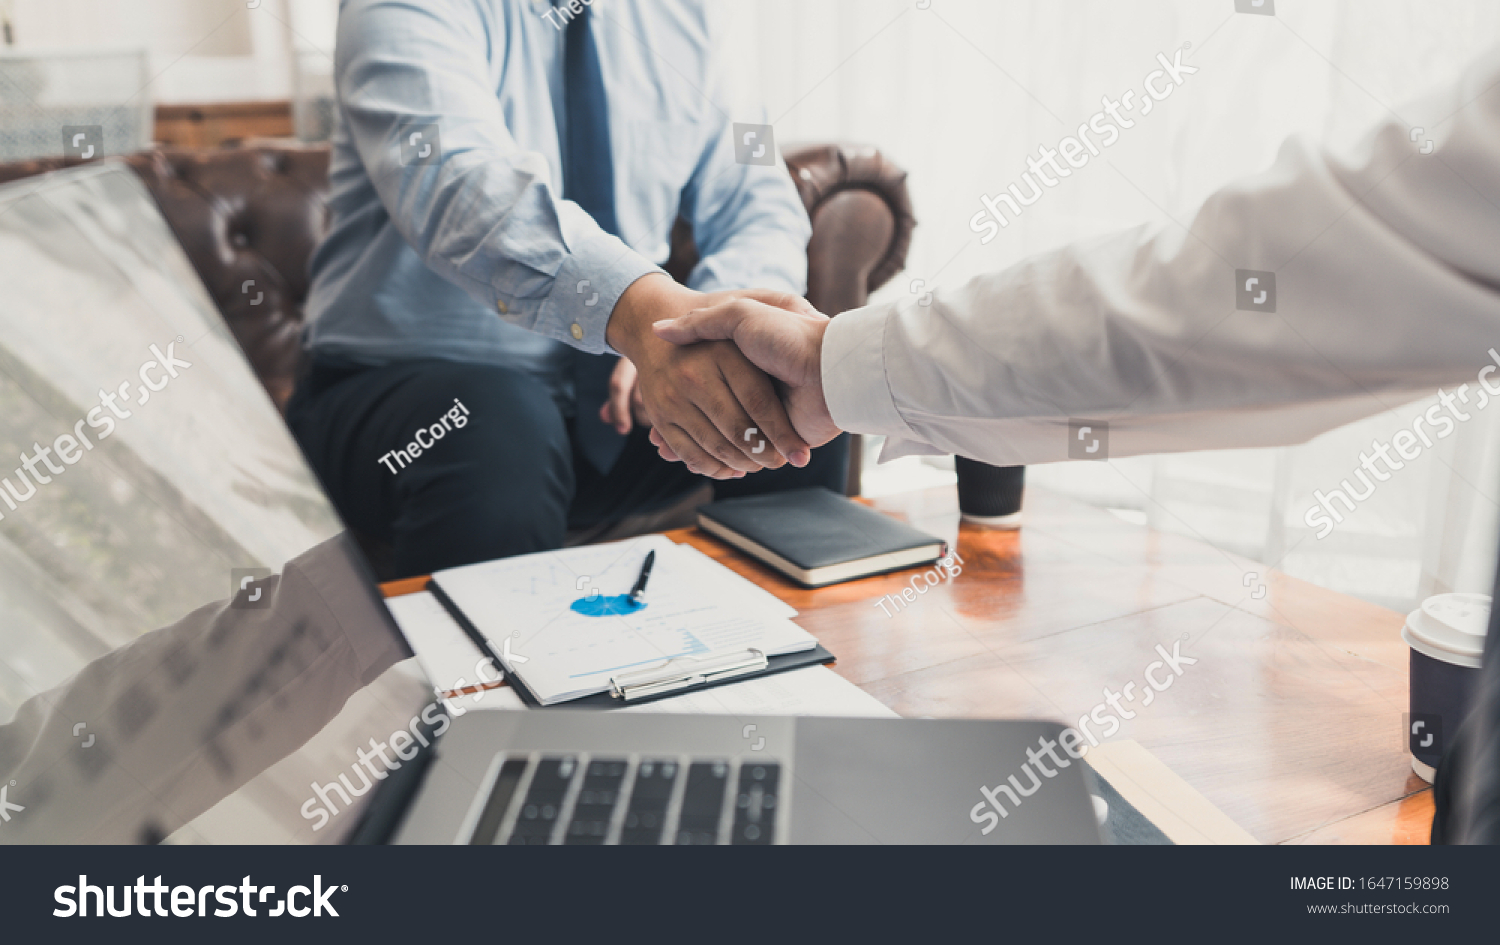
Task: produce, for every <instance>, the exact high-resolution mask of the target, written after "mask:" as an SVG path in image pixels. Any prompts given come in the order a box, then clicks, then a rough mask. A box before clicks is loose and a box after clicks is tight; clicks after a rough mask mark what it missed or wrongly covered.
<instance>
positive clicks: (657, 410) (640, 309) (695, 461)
mask: <svg viewBox="0 0 1500 945" xmlns="http://www.w3.org/2000/svg"><path fill="white" fill-rule="evenodd" d="M827 324H828V318H827V316H825V315H822V314H821V313H819V312H818V311H817V310H816V309H814V308H813V307H812V306H811V305H809V304H808V303H807V301H806V300H804V299H802V298H801V297H799V296H796V295H793V294H791V293H786V292H775V291H771V290H764V289H749V290H730V291H724V292H713V293H707V294H705V293H700V292H695V291H693V290H691V289H687V288H684V287H682V286H680V285H678V284H677V283H676V282H674V281H672V280H671V279H670V278H668V277H666V276H663V275H660V274H655V275H649V276H645V277H643V278H641V279H639V280H637V281H636V282H635V283H634V284H633V285H631V287H630V288H629V289H627V290H626V292H625V294H624V295H622V296H621V297H620V300H619V302H618V303H617V304H616V306H615V310H614V312H613V313H611V317H610V321H609V325H608V327H607V338H608V341H609V343H610V345H611V347H613V348H614V349H615V350H616V351H619V352H620V353H622V354H623V355H625V357H626V358H627V359H628V362H625V361H622V362H621V364H620V366H619V367H618V368H617V370H616V372H615V377H614V379H613V382H612V384H611V396H610V399H609V401H608V402H607V403H606V404H605V406H604V408H603V410H601V417H602V418H603V419H604V420H605V422H608V423H613V424H614V425H615V427H616V429H618V430H620V432H622V433H623V432H628V431H629V429H630V418H631V414H632V413H634V414H635V416H636V418H637V419H639V420H642V421H643V422H646V423H648V424H649V425H650V426H651V442H652V443H653V444H655V446H656V447H657V450H658V452H659V453H660V454H661V455H662V457H663V458H664V459H667V460H671V461H680V462H683V463H686V464H687V467H688V468H689V469H691V470H693V471H694V472H696V473H699V474H700V475H704V476H709V477H711V478H714V479H731V478H736V479H737V478H740V477H742V476H744V475H745V474H746V473H749V472H754V471H756V470H759V469H776V468H779V467H781V466H783V465H785V464H786V463H787V462H791V463H792V465H794V466H799V467H800V466H805V465H807V463H808V461H809V459H810V458H811V450H812V448H813V447H816V446H821V445H823V444H824V443H826V442H828V441H829V440H831V439H832V438H833V437H834V436H836V435H838V432H839V430H838V428H837V427H836V426H834V424H833V419H832V417H831V416H830V415H829V413H828V407H827V404H826V402H825V401H824V398H823V386H822V376H821V363H820V359H821V352H822V339H823V331H824V329H826V327H827ZM632 371H633V372H634V373H635V375H636V376H635V377H634V378H633V379H632V378H631V376H630V375H631V373H632ZM767 375H770V376H769V377H768V376H767ZM773 378H774V381H773ZM632 380H633V381H634V383H633V384H632V383H631V382H632ZM752 431H753V432H752ZM757 434H758V435H757ZM761 437H764V439H765V440H766V441H768V442H769V443H770V445H771V449H769V450H767V449H765V448H764V446H761V449H760V451H759V452H756V451H755V446H757V445H760V444H761Z"/></svg>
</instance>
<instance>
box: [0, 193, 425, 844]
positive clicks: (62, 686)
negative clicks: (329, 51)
mask: <svg viewBox="0 0 1500 945" xmlns="http://www.w3.org/2000/svg"><path fill="white" fill-rule="evenodd" d="M247 278H249V277H248V276H247ZM405 656H406V650H405V646H404V644H403V643H402V642H401V640H400V637H399V634H398V633H397V631H396V630H395V627H394V625H393V624H392V623H391V620H390V615H389V613H388V612H387V611H386V610H385V608H384V605H383V604H382V602H381V601H380V599H379V596H378V592H377V591H376V590H375V588H374V586H373V584H371V583H370V579H369V577H368V574H367V571H366V569H365V565H364V562H363V560H362V559H361V558H360V556H359V554H358V552H357V550H356V546H355V545H354V543H353V542H352V541H351V540H350V538H349V537H348V536H347V535H346V534H345V533H344V529H343V525H342V524H341V522H340V521H339V519H338V517H337V515H336V514H335V513H334V511H333V509H332V507H331V506H330V504H329V503H328V501H327V499H326V498H325V497H324V495H323V493H322V491H321V490H320V489H319V487H318V484H317V481H316V479H315V477H314V476H313V474H312V473H311V471H310V470H309V469H308V467H307V466H306V464H305V463H304V461H303V459H302V456H301V453H300V452H299V450H298V448H297V447H296V445H295V443H294V442H293V440H292V439H291V437H290V435H289V433H288V432H287V429H286V427H285V424H284V423H283V422H282V419H281V417H280V416H279V415H278V413H277V411H276V409H275V407H274V406H273V404H272V402H271V400H270V398H269V397H268V396H267V395H266V393H265V392H264V390H263V389H262V387H261V385H260V383H259V382H258V381H257V379H256V377H255V376H254V374H253V373H252V371H251V369H250V366H249V365H248V363H247V362H246V361H245V359H244V357H243V355H242V354H241V352H240V349H239V348H238V346H237V345H236V343H235V341H234V339H233V337H232V335H231V334H230V333H229V331H228V329H227V327H226V325H225V323H224V322H223V320H222V318H221V317H220V315H219V313H218V311H217V310H216V309H215V307H214V304H213V302H212V301H211V300H210V298H209V296H208V294H207V293H206V291H205V290H204V287H203V285H202V284H201V282H200V281H199V279H198V276H197V275H196V274H195V272H194V270H193V268H192V266H191V265H190V263H189V262H188V260H187V258H186V256H185V255H184V253H183V251H182V249H181V247H180V246H179V245H178V243H177V242H176V240H175V239H174V237H173V236H172V233H171V232H170V230H169V229H168V227H167V225H166V223H165V222H164V221H163V219H162V218H161V215H160V214H159V212H158V211H157V208H156V206H155V204H154V202H153V201H152V199H151V197H150V195H149V194H148V193H147V192H146V190H145V188H144V187H143V186H142V185H141V183H140V182H139V180H138V179H137V178H136V177H135V175H134V174H133V173H132V172H131V171H130V170H129V169H128V168H125V167H123V166H119V165H94V166H88V167H82V168H76V169H73V170H69V171H64V172H60V173H57V174H53V175H49V176H48V177H45V178H35V179H30V180H25V181H20V182H17V183H14V184H11V185H8V186H5V187H0V787H4V789H5V790H6V795H5V801H6V804H7V805H8V806H6V807H5V808H4V810H5V812H6V814H7V817H8V819H7V821H6V823H5V824H4V830H0V842H125V843H132V842H157V841H162V840H166V841H169V842H193V843H197V842H215V843H217V842H229V843H289V842H307V843H318V842H329V841H336V840H338V839H340V838H341V837H342V836H344V835H346V834H347V833H348V831H349V829H350V828H351V827H352V826H353V825H354V822H355V821H356V820H357V818H358V816H359V808H360V806H361V804H362V803H363V801H364V800H365V799H367V798H368V796H369V795H370V793H372V792H371V786H372V785H373V784H375V783H377V782H379V781H381V780H383V779H384V778H385V777H387V775H388V773H389V771H391V770H393V766H397V767H398V766H399V765H400V764H401V759H402V758H403V757H407V756H408V753H414V748H413V747H412V746H413V743H414V740H415V739H416V738H417V737H419V735H420V726H418V725H414V724H413V720H414V719H416V718H418V717H419V716H420V715H421V714H422V712H423V711H424V709H427V708H428V704H429V703H430V700H431V697H432V687H431V686H430V685H428V684H427V683H426V682H425V681H423V680H422V679H421V676H420V674H419V672H418V671H417V670H415V669H414V668H413V665H412V663H411V662H410V661H405V662H402V660H403V658H404V657H405ZM398 663H399V664H400V665H397V664H398ZM430 714H431V712H430V710H429V715H430ZM429 721H431V720H430V719H429ZM398 732H405V733H408V734H406V735H395V733H398ZM393 736H394V737H393ZM396 746H399V750H398V748H397V747H396Z"/></svg>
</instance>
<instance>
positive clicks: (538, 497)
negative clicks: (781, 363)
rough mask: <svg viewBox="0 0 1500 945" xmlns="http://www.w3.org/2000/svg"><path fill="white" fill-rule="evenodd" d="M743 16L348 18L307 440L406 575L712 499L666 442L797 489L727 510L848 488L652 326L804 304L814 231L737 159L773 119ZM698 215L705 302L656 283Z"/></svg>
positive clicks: (456, 1)
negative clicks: (676, 232)
mask: <svg viewBox="0 0 1500 945" xmlns="http://www.w3.org/2000/svg"><path fill="white" fill-rule="evenodd" d="M727 13H728V11H724V12H723V13H721V12H720V11H719V10H718V9H717V8H716V7H711V6H710V5H709V4H707V3H705V2H703V0H666V2H663V0H592V2H590V3H584V2H583V0H576V2H572V3H571V4H569V3H563V4H561V5H558V6H553V4H552V3H549V2H547V0H428V2H423V3H420V4H419V3H413V2H407V0H344V2H343V4H342V5H341V8H340V15H339V32H338V53H337V63H336V69H335V78H336V81H337V86H338V100H339V114H338V121H337V126H336V131H335V134H334V141H333V156H332V166H331V170H330V177H331V183H332V195H331V198H330V207H329V209H330V212H331V217H332V220H331V229H330V232H329V234H328V236H327V238H326V239H325V240H324V242H323V243H322V245H321V246H320V247H319V248H318V250H317V252H316V253H315V255H314V257H313V260H312V265H311V269H312V288H311V292H310V296H309V300H308V320H309V328H308V332H307V347H308V348H309V351H310V354H311V357H310V359H309V360H310V362H311V368H310V369H309V371H308V373H307V375H306V376H305V377H304V379H303V380H302V381H301V382H300V383H299V385H298V390H297V393H296V395H295V396H294V398H293V400H292V402H291V404H290V405H289V408H288V420H289V422H290V423H291V426H292V429H293V431H294V433H295V434H296V435H297V438H298V440H299V442H301V444H302V446H303V449H304V450H305V451H306V452H307V453H308V456H309V459H310V460H311V461H312V463H313V465H314V467H315V468H316V469H317V470H318V472H319V474H320V475H321V476H322V477H323V479H324V482H325V484H326V485H327V487H328V490H329V492H330V494H331V496H332V497H333V499H334V501H335V503H336V504H337V505H338V507H339V509H340V511H341V513H343V514H344V516H345V518H346V519H347V520H348V521H349V522H350V524H352V525H354V526H355V527H356V528H359V529H360V530H362V531H365V532H367V533H369V534H371V535H373V536H375V537H378V538H385V539H388V540H390V541H391V542H392V543H393V544H394V546H395V553H396V570H398V571H400V572H402V573H423V572H426V571H430V570H432V569H434V568H437V567H444V566H449V565H453V564H458V563H463V562H464V561H470V560H479V559H483V558H491V557H497V556H500V555H504V554H514V553H520V552H524V551H532V550H540V549H542V548H550V547H556V546H557V545H558V544H559V543H560V542H561V540H562V537H563V533H564V529H565V527H566V526H567V525H568V524H569V522H570V515H571V523H572V524H574V525H592V524H596V523H597V522H599V521H600V520H610V519H618V518H619V517H621V516H623V515H625V514H628V513H629V512H632V511H639V510H643V509H647V508H650V507H652V506H653V505H660V504H662V503H664V502H666V501H670V499H671V498H673V497H674V496H677V495H680V494H682V493H683V492H685V491H690V490H691V489H692V488H694V487H695V485H696V483H697V482H698V481H701V480H690V479H684V478H682V477H681V475H680V473H679V472H678V471H677V470H675V469H674V468H673V467H671V466H670V465H668V464H666V463H664V462H662V461H661V460H660V459H659V458H658V457H657V456H656V455H655V451H654V450H653V449H652V447H651V445H650V443H649V442H648V441H647V439H646V430H645V426H646V425H650V426H651V427H653V428H654V429H655V431H656V434H657V436H658V438H659V439H662V440H664V441H665V442H667V443H670V444H671V445H672V447H673V450H674V452H675V453H676V454H677V455H679V456H682V457H683V458H684V459H685V460H687V461H688V464H689V466H690V467H691V468H692V470H693V471H694V472H695V473H698V474H701V475H707V476H710V477H712V478H714V479H726V480H727V479H738V478H741V477H743V476H744V475H745V474H746V473H747V472H750V471H754V470H759V469H762V468H771V469H776V470H778V471H777V473H775V474H773V475H765V476H760V477H755V480H754V483H755V485H754V486H753V487H751V485H750V483H751V480H747V481H746V482H744V483H733V484H729V483H726V484H725V485H726V487H728V489H729V490H730V491H733V490H734V489H735V488H736V487H737V488H738V489H739V490H740V491H746V490H747V489H748V488H754V489H755V491H766V490H768V489H774V488H785V487H789V486H793V485H810V484H825V485H830V486H831V487H834V488H837V487H839V486H840V485H841V483H842V467H843V465H844V460H843V459H842V456H841V455H840V454H839V453H838V451H832V452H831V453H830V454H829V456H827V457H826V458H825V457H824V456H823V455H822V454H823V453H824V452H827V451H822V450H820V451H819V457H818V458H816V459H814V458H812V456H811V451H810V450H809V449H808V446H807V444H806V443H805V442H804V441H803V440H801V438H799V437H798V436H797V434H796V432H795V430H794V429H793V427H792V425H791V424H790V422H789V421H788V420H787V418H786V415H785V413H784V411H783V408H782V407H781V405H780V402H779V400H778V398H777V397H776V396H775V390H774V387H773V386H772V382H771V381H770V380H769V379H768V378H766V377H765V375H764V374H762V373H761V372H760V371H759V370H758V369H756V368H754V367H753V366H752V365H751V364H749V362H748V361H746V360H745V359H744V357H743V356H742V355H741V354H740V353H739V351H738V350H737V349H736V348H734V346H733V345H730V344H727V343H715V344H711V345H706V346H697V347H694V348H687V349H684V348H678V347H676V346H673V345H670V344H668V343H666V342H664V341H662V340H661V339H658V338H656V337H655V336H654V334H653V333H652V332H651V330H650V325H651V323H652V322H654V321H656V320H659V319H662V318H670V317H674V316H676V315H679V314H683V313H685V312H687V311H689V310H691V309H695V308H699V307H702V306H703V305H704V304H706V303H708V302H711V301H716V300H721V299H724V298H728V297H732V296H733V295H734V294H739V293H740V290H745V289H747V288H748V287H762V289H761V291H760V292H758V295H759V296H760V297H763V298H766V299H768V300H771V301H773V302H776V301H777V300H781V301H782V302H785V303H786V304H791V302H792V301H793V299H794V297H797V296H800V294H801V293H802V292H803V291H804V289H805V282H806V245H807V241H808V238H809V235H810V226H809V223H808V219H807V214H806V211H805V210H804V209H803V206H802V202H801V200H800V199H799V197H798V195H797V192H796V189H795V188H794V186H793V184H792V182H791V180H790V177H789V175H788V174H787V172H786V169H785V166H784V165H783V164H782V163H781V161H780V160H779V159H776V160H774V161H773V162H772V163H770V164H765V163H759V162H758V160H755V159H752V158H751V156H750V155H752V154H754V153H755V152H753V151H750V150H749V149H745V151H744V153H742V154H741V155H740V157H741V160H743V161H744V163H741V161H737V160H736V148H735V141H734V135H733V134H732V130H733V126H734V125H735V124H736V123H741V124H763V123H764V121H765V118H764V111H763V109H761V108H759V107H758V106H750V107H747V106H745V105H744V104H742V103H740V102H738V101H737V100H736V99H735V97H734V95H733V92H732V90H731V88H730V84H729V83H728V82H727V81H726V76H725V74H724V70H723V69H722V67H721V63H722V62H723V61H724V59H725V51H724V49H723V48H722V47H723V44H724V43H725V41H726V39H727V36H726V28H727V27H728V26H729V24H728V22H727V20H726V18H725V17H726V15H727ZM741 130H742V131H745V130H746V129H741ZM767 130H768V129H750V130H748V133H749V134H752V135H757V136H759V135H766V136H767V137H769V135H768V134H767ZM758 140H759V139H758V137H757V138H749V139H747V141H749V142H751V143H755V142H756V141H758ZM759 153H760V154H761V155H764V154H765V150H764V149H760V151H759ZM770 153H771V154H772V155H773V156H774V155H775V151H774V146H772V148H771V151H770ZM678 216H681V217H683V218H684V219H685V220H686V221H687V222H689V223H690V224H691V225H692V227H693V233H694V237H695V240H696V243H697V246H698V250H699V252H700V254H701V261H700V262H699V263H698V264H697V266H696V267H695V268H694V269H693V271H692V274H691V277H690V278H689V280H688V287H683V286H679V285H677V284H676V283H675V282H674V281H673V280H672V279H671V278H670V277H668V276H666V275H665V273H663V272H662V271H661V269H660V268H659V265H658V264H659V263H662V262H664V261H665V260H666V258H667V255H668V236H669V233H670V231H671V228H672V225H673V223H674V221H675V220H676V219H677V218H678ZM617 355H624V356H625V358H628V360H625V358H618V357H617ZM590 356H592V357H590ZM637 372H638V376H637ZM632 403H633V404H634V410H633V411H632V406H631V405H632ZM460 408H461V409H460ZM632 413H634V421H636V422H633V418H632ZM429 414H430V416H429ZM444 418H447V419H444ZM460 419H462V421H463V423H462V425H460ZM638 424H639V425H638ZM419 434H420V435H419ZM767 442H769V446H770V448H769V449H768V448H767ZM411 447H415V449H412V448H411ZM788 460H790V468H782V467H784V466H786V465H787V461H788ZM809 463H811V465H809ZM721 494H725V493H721Z"/></svg>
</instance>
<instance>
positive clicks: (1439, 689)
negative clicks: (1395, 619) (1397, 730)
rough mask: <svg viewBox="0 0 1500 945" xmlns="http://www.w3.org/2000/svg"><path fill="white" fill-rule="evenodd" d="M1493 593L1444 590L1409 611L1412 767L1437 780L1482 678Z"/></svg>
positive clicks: (1408, 728)
mask: <svg viewBox="0 0 1500 945" xmlns="http://www.w3.org/2000/svg"><path fill="white" fill-rule="evenodd" d="M1489 622H1490V597H1489V595H1488V594H1438V595H1437V596H1435V597H1429V598H1427V599H1426V600H1424V601H1423V602H1422V606H1420V607H1418V608H1417V609H1416V610H1414V611H1412V612H1411V613H1409V614H1407V615H1406V626H1404V627H1402V628H1401V639H1403V640H1405V641H1406V643H1407V645H1408V646H1410V647H1411V660H1410V667H1411V685H1410V702H1409V706H1410V714H1409V715H1408V716H1407V724H1406V737H1407V747H1408V749H1409V750H1410V751H1411V756H1412V758H1411V768H1412V770H1413V771H1415V772H1416V773H1417V774H1418V775H1419V776H1421V777H1422V779H1423V780H1425V781H1427V782H1428V783H1431V782H1432V779H1433V777H1434V775H1436V773H1437V765H1438V762H1439V761H1440V760H1442V757H1443V748H1444V744H1445V739H1452V738H1453V737H1454V736H1455V735H1456V734H1457V733H1458V726H1459V725H1460V724H1461V723H1462V722H1463V720H1464V718H1465V717H1466V716H1467V715H1468V712H1469V706H1470V705H1471V703H1472V698H1473V694H1474V690H1475V687H1476V686H1477V685H1478V679H1479V660H1480V656H1481V655H1482V654H1483V652H1484V636H1485V631H1486V630H1487V629H1488V627H1489Z"/></svg>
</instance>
